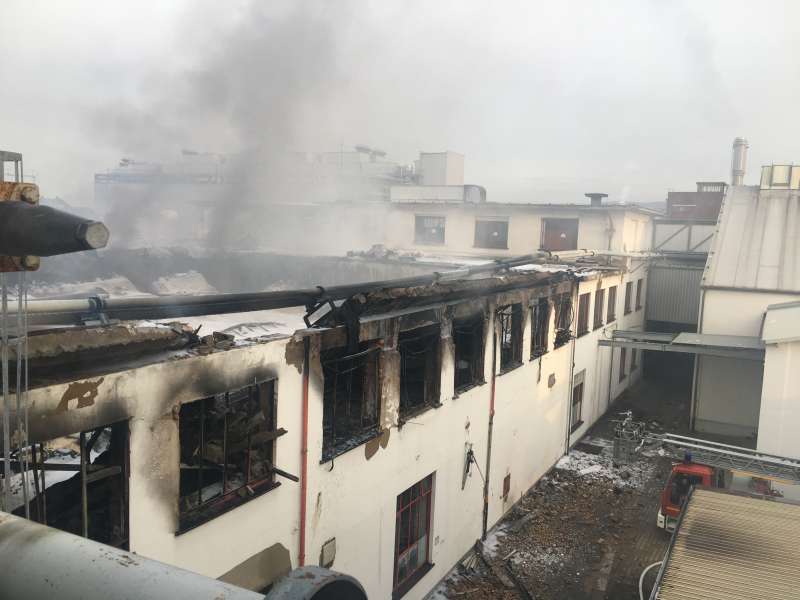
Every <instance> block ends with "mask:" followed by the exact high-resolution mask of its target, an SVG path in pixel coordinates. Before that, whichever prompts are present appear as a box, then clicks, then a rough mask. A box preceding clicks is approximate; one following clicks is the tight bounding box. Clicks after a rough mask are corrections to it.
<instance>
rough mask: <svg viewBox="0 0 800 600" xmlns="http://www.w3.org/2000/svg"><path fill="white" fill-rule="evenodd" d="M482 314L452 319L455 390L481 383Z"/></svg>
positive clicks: (459, 390) (460, 390) (458, 390)
mask: <svg viewBox="0 0 800 600" xmlns="http://www.w3.org/2000/svg"><path fill="white" fill-rule="evenodd" d="M483 338H484V333H483V314H481V313H478V314H476V315H474V316H472V317H469V318H466V319H455V320H454V321H453V345H454V346H455V390H456V392H462V391H464V390H466V389H469V388H471V387H472V386H474V385H478V384H480V383H483Z"/></svg>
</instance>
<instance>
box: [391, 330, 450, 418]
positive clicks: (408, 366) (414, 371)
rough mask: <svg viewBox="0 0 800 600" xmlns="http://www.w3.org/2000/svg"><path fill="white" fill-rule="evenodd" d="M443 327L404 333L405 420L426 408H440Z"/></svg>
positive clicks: (402, 402) (402, 414) (402, 398)
mask: <svg viewBox="0 0 800 600" xmlns="http://www.w3.org/2000/svg"><path fill="white" fill-rule="evenodd" d="M440 338H441V326H440V325H439V324H438V323H436V324H434V325H429V326H427V327H420V328H418V329H411V330H409V331H401V332H400V335H399V337H398V340H397V345H398V349H399V351H400V417H401V419H405V418H407V417H410V416H412V415H414V414H416V413H418V412H421V411H423V410H425V409H427V408H430V407H435V406H439V379H440V371H439V340H440Z"/></svg>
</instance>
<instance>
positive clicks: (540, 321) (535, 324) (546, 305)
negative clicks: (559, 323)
mask: <svg viewBox="0 0 800 600" xmlns="http://www.w3.org/2000/svg"><path fill="white" fill-rule="evenodd" d="M542 309H544V313H542ZM549 336H550V299H549V298H547V296H542V297H541V298H537V299H536V300H535V301H534V302H533V303H532V304H531V360H535V359H537V358H539V357H540V356H544V355H545V354H547V352H548V350H549V345H550V344H549V341H550V340H549Z"/></svg>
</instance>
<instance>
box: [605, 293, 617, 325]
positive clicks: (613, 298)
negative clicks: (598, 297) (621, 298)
mask: <svg viewBox="0 0 800 600" xmlns="http://www.w3.org/2000/svg"><path fill="white" fill-rule="evenodd" d="M616 320H617V286H615V285H612V286H611V287H610V288H608V311H607V312H606V323H613V322H614V321H616Z"/></svg>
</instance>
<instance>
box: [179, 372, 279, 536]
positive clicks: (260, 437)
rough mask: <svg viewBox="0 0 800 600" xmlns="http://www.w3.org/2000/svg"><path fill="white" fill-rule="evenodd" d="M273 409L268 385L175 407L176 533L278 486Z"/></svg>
mask: <svg viewBox="0 0 800 600" xmlns="http://www.w3.org/2000/svg"><path fill="white" fill-rule="evenodd" d="M275 409H276V406H275V381H274V380H270V381H265V382H262V383H259V384H255V385H250V386H247V387H244V388H241V389H239V390H235V391H231V392H227V393H224V394H218V395H216V396H212V397H211V398H204V399H202V400H197V401H195V402H188V403H186V404H183V405H181V411H180V426H179V432H180V456H181V459H180V460H181V476H180V514H179V525H178V532H179V533H181V532H184V531H187V530H189V529H192V528H194V527H197V526H198V525H200V524H202V523H204V522H206V521H209V520H211V519H213V518H214V517H217V516H219V515H220V514H222V513H224V512H227V511H228V510H231V509H233V508H236V507H237V506H240V505H241V504H243V503H245V502H247V501H249V500H251V499H252V498H255V497H256V496H259V495H261V494H263V493H264V492H267V491H269V490H271V489H273V488H274V487H276V486H277V485H279V484H277V483H276V482H275V473H280V474H284V473H283V471H279V470H278V469H276V468H275V466H274V465H273V460H274V457H275V440H276V439H277V438H278V437H279V436H281V435H283V434H284V433H286V431H285V430H283V429H276V428H275ZM287 475H288V474H287ZM290 477H292V478H294V477H293V476H290Z"/></svg>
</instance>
